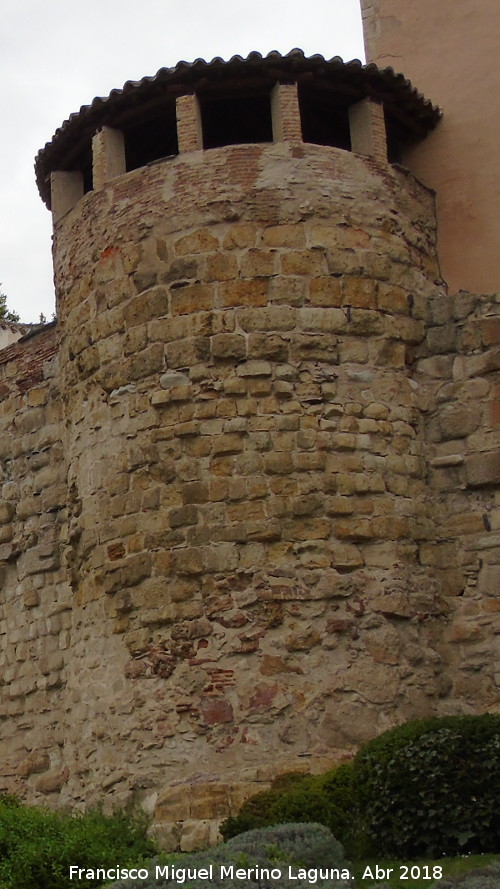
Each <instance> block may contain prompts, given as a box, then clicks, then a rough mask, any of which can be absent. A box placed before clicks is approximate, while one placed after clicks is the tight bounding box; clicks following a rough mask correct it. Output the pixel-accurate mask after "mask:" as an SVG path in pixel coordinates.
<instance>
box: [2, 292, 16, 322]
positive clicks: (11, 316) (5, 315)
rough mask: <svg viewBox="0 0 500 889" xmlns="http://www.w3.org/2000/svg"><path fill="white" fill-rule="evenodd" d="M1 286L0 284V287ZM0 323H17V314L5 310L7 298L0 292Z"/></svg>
mask: <svg viewBox="0 0 500 889" xmlns="http://www.w3.org/2000/svg"><path fill="white" fill-rule="evenodd" d="M1 286H2V285H1V284H0V287H1ZM0 321H19V315H18V314H17V312H11V311H9V309H8V308H7V296H6V295H5V293H2V292H1V291H0Z"/></svg>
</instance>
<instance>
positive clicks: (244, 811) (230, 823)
mask: <svg viewBox="0 0 500 889" xmlns="http://www.w3.org/2000/svg"><path fill="white" fill-rule="evenodd" d="M353 779H354V771H353V766H352V763H344V764H343V765H341V766H338V768H336V769H332V770H331V771H329V772H326V773H325V774H324V775H304V774H301V775H297V774H296V773H291V774H285V775H280V776H279V777H278V778H277V779H276V780H275V781H274V782H273V784H272V785H271V789H270V790H266V791H264V792H262V793H257V794H255V796H252V797H250V798H249V799H248V800H246V802H245V803H243V805H242V807H241V809H240V811H239V813H238V814H237V815H235V816H233V817H230V818H228V819H227V820H226V821H224V822H223V824H222V825H221V827H220V832H221V834H222V836H223V837H224V839H226V840H227V839H229V838H230V837H234V836H237V835H238V834H241V833H243V832H244V831H248V830H253V829H255V828H258V827H265V826H270V825H273V824H286V823H288V822H295V821H303V822H317V823H319V824H324V825H325V826H326V827H328V828H329V830H330V831H331V832H332V833H333V835H334V836H335V837H337V838H338V839H339V840H340V842H341V843H342V844H343V845H344V846H345V848H346V849H347V851H348V853H349V854H350V855H353V854H356V855H362V854H364V852H365V844H364V841H363V839H362V837H361V836H360V833H359V830H358V825H359V820H360V819H359V814H358V806H357V790H356V787H355V784H354V780H353Z"/></svg>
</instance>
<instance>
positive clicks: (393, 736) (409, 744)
mask: <svg viewBox="0 0 500 889" xmlns="http://www.w3.org/2000/svg"><path fill="white" fill-rule="evenodd" d="M354 769H355V774H356V783H357V785H358V789H359V797H360V806H361V811H362V812H363V817H364V820H365V823H366V826H367V830H368V833H369V836H370V838H371V841H372V844H373V848H374V849H377V851H378V854H382V855H384V854H385V855H398V856H399V857H401V858H415V857H418V856H419V855H430V856H439V855H454V854H457V853H464V852H475V853H476V852H477V853H480V852H495V851H500V822H499V820H498V811H499V809H500V715H485V716H455V717H446V718H444V719H430V720H418V721H415V722H411V723H407V724H406V725H403V726H399V727H398V728H396V729H392V730H391V731H389V732H386V733H385V734H383V735H381V736H380V737H379V738H375V739H374V740H373V741H370V742H369V743H368V744H366V745H365V746H364V747H363V748H361V750H360V751H359V753H358V755H357V757H356V759H355V761H354Z"/></svg>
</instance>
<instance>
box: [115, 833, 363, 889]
mask: <svg viewBox="0 0 500 889" xmlns="http://www.w3.org/2000/svg"><path fill="white" fill-rule="evenodd" d="M320 861H321V864H320ZM157 863H158V862H157V861H151V862H149V864H146V865H145V867H146V868H147V869H148V871H149V874H148V878H147V879H143V880H122V881H119V882H117V883H113V884H112V887H111V886H110V887H109V889H167V887H174V889H175V887H176V886H178V885H179V883H178V882H177V880H176V875H175V873H174V874H172V871H171V870H170V871H169V872H168V877H165V876H161V877H159V878H158V879H156V872H155V868H156V865H157ZM167 863H168V865H169V866H170V868H171V867H172V866H173V867H174V868H175V869H177V873H178V872H179V869H182V870H183V872H184V875H186V876H187V880H186V886H189V889H207V886H208V885H210V887H212V889H241V887H242V886H246V885H257V886H259V887H260V889H311V882H310V880H309V878H308V877H306V876H304V875H302V874H300V871H299V867H301V866H302V867H303V868H304V869H306V871H307V869H309V868H313V869H319V868H321V870H320V871H319V873H318V874H317V881H315V886H317V887H319V889H347V887H349V886H351V880H350V879H346V880H343V879H339V880H337V879H336V873H334V874H333V875H331V874H330V871H331V870H334V871H337V872H338V873H339V874H340V875H341V874H342V871H347V870H348V865H347V863H346V861H345V859H344V852H343V849H342V846H341V845H340V843H337V842H336V840H335V839H334V838H333V836H332V834H331V832H330V831H329V830H328V829H327V828H326V827H324V826H323V825H320V824H299V823H297V824H281V825H279V826H277V827H267V828H262V829H258V830H252V831H249V832H248V833H245V834H242V835H241V836H238V837H234V838H233V839H232V840H229V842H227V843H222V844H221V845H220V846H216V847H215V848H213V849H210V850H208V851H204V852H197V853H191V854H187V855H171V856H168V857H167V859H166V862H165V863H162V864H161V865H160V866H161V867H165V866H166V865H167ZM210 865H212V866H213V872H212V879H210V881H207V879H206V878H204V877H202V876H201V875H200V876H196V875H195V874H194V871H199V870H200V869H201V868H209V867H210ZM222 865H224V867H225V868H226V873H225V874H221V870H220V868H221V866H222ZM231 866H233V868H234V872H233V873H232V874H231V873H228V872H227V868H229V867H231ZM290 866H291V867H292V868H293V873H294V879H293V880H290V879H289V871H288V869H289V867H290ZM240 868H241V869H242V870H245V871H246V872H247V874H248V876H247V877H245V876H243V877H241V876H240V877H238V876H237V875H236V872H235V871H236V869H240ZM273 868H275V869H276V871H279V872H280V873H279V875H278V874H277V872H276V871H275V873H274V874H273V875H270V874H268V873H266V872H265V871H266V870H271V869H273ZM252 869H253V871H254V873H253V874H250V873H248V872H249V871H251V870H252ZM256 869H258V872H257V873H256ZM188 871H191V875H189V874H188ZM263 871H264V872H263ZM327 871H328V873H327Z"/></svg>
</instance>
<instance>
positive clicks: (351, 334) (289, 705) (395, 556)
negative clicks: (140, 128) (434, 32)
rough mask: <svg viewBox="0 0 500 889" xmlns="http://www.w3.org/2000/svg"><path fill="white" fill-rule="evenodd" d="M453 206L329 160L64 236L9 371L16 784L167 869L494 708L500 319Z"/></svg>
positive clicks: (167, 184)
mask: <svg viewBox="0 0 500 889" xmlns="http://www.w3.org/2000/svg"><path fill="white" fill-rule="evenodd" d="M434 251H435V223H434V212H433V197H432V195H431V194H430V193H429V192H428V191H427V190H426V189H424V188H423V187H422V186H421V185H419V184H418V183H417V182H416V181H415V180H414V179H413V178H412V177H411V176H409V175H408V174H406V173H405V172H404V171H402V170H399V169H397V168H395V167H391V166H388V165H386V164H382V163H377V162H375V161H374V160H372V159H369V158H366V157H361V156H359V155H355V154H354V153H348V152H343V151H340V150H337V149H332V148H325V147H321V146H314V145H291V144H287V143H284V144H281V145H280V144H273V145H271V144H269V145H265V146H262V145H252V146H248V145H247V146H232V147H227V148H221V149H214V150H212V151H208V152H202V151H193V152H191V153H189V154H187V155H184V156H180V157H177V158H175V159H171V160H167V161H160V162H157V163H154V164H150V165H149V166H147V167H145V168H143V169H141V170H136V171H133V172H132V173H128V174H126V175H122V176H119V177H117V178H116V179H114V180H112V181H111V182H110V183H109V184H107V185H106V187H104V188H102V190H98V191H93V192H91V193H89V194H87V195H86V196H85V197H84V198H82V200H81V201H80V202H79V203H78V204H77V206H76V207H75V208H74V209H73V210H72V211H71V212H69V213H68V214H67V215H66V216H65V217H64V218H63V219H61V220H60V221H59V222H58V223H57V224H56V227H55V251H54V258H55V272H56V285H57V295H58V316H59V323H58V328H59V330H58V334H57V335H58V336H59V338H60V347H59V348H58V346H57V340H56V330H55V328H54V327H48V328H46V329H45V330H43V331H41V332H39V333H38V334H36V335H35V336H33V337H32V338H31V339H27V340H25V341H24V342H21V343H19V344H16V345H15V346H12V347H10V348H9V349H7V350H5V351H3V352H1V353H0V371H1V373H2V375H3V376H2V380H1V381H0V394H1V396H2V399H3V400H2V426H1V436H0V446H1V447H2V457H3V461H2V467H3V469H2V472H3V478H2V485H3V487H2V498H3V499H2V501H1V502H0V518H2V520H3V523H2V524H1V526H0V555H1V557H2V560H3V561H2V570H3V572H4V573H3V584H2V600H1V602H0V607H1V609H2V612H1V618H0V620H1V622H0V632H2V633H3V634H4V638H5V642H4V645H3V647H2V658H3V664H2V667H3V668H2V672H1V681H2V708H3V709H2V715H3V717H4V718H3V722H2V728H1V740H0V748H1V753H2V762H3V763H6V765H5V766H4V767H3V769H2V772H1V773H0V776H1V781H2V784H1V789H6V790H10V791H12V790H15V791H16V792H19V793H21V794H22V795H24V796H25V797H26V798H28V799H30V800H32V801H39V800H41V799H43V800H44V801H47V802H48V803H49V804H53V805H60V804H69V805H76V806H83V805H85V804H87V803H89V802H93V801H96V800H101V799H103V798H105V800H106V802H107V804H109V805H113V804H116V803H124V802H128V801H135V802H138V803H141V804H142V805H143V806H144V807H145V808H147V809H148V810H149V811H150V812H151V813H153V814H154V817H155V821H156V825H157V830H158V832H159V834H161V836H162V838H163V841H164V842H165V844H166V845H168V846H171V847H175V846H177V845H180V846H181V848H183V849H189V848H192V847H194V846H196V845H199V844H200V843H204V842H207V841H213V840H215V838H216V833H217V826H218V824H219V823H220V820H221V819H222V818H223V817H225V816H226V815H227V814H229V813H230V812H231V811H235V809H236V808H237V807H238V805H239V804H240V803H241V801H242V800H243V799H244V798H245V797H246V796H248V795H249V794H251V793H253V792H255V791H256V790H258V789H262V788H263V787H266V786H268V782H269V780H270V779H271V778H272V777H273V776H274V775H276V774H278V773H280V772H283V771H286V770H290V769H305V770H312V771H317V770H320V769H324V768H327V767H328V766H330V765H331V764H333V763H334V762H338V761H339V760H341V759H342V758H344V757H346V756H349V755H350V754H351V753H352V751H353V750H354V749H355V748H356V747H357V746H358V745H359V744H360V743H361V742H363V741H364V740H365V739H367V738H368V737H371V736H373V735H374V734H376V733H377V732H380V731H382V730H384V729H385V728H387V727H389V726H391V725H393V724H395V723H397V722H401V721H402V720H404V719H407V718H411V717H415V716H423V715H429V714H432V713H447V712H462V711H463V710H466V711H468V712H474V711H478V710H479V711H482V710H484V709H488V708H491V707H494V706H496V700H497V698H496V697H495V688H496V682H497V679H498V676H497V675H496V674H495V666H494V659H493V656H492V654H491V652H492V642H493V641H494V639H496V636H495V635H494V633H495V627H494V620H495V618H496V614H497V613H498V612H497V608H496V603H497V601H498V600H497V592H498V570H497V569H498V565H499V564H500V561H499V558H498V552H499V546H500V544H499V541H498V539H497V538H498V526H499V523H500V520H499V519H498V517H497V513H498V512H499V503H498V493H495V486H496V487H498V481H499V478H498V475H499V471H498V460H497V452H496V451H495V448H496V444H495V438H494V436H495V435H496V432H497V431H498V430H497V427H498V409H497V405H498V386H499V381H498V370H499V363H498V354H497V353H498V349H499V346H498V314H497V310H498V303H497V302H495V300H494V299H493V298H491V299H485V298H480V297H473V296H471V295H460V296H459V297H457V298H456V299H455V300H451V299H450V298H448V296H447V295H446V291H445V289H444V287H443V285H442V283H441V282H440V279H439V271H438V268H437V264H436V260H435V252H434Z"/></svg>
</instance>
